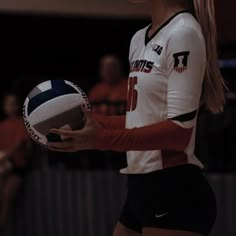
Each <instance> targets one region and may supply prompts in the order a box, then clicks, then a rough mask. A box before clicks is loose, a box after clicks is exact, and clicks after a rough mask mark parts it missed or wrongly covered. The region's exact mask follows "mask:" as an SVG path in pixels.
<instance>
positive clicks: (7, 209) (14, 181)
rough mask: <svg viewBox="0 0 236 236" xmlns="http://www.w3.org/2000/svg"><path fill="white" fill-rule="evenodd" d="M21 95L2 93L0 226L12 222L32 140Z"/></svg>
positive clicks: (3, 227) (2, 228)
mask: <svg viewBox="0 0 236 236" xmlns="http://www.w3.org/2000/svg"><path fill="white" fill-rule="evenodd" d="M20 111H21V106H20V99H19V97H18V96H17V95H16V94H14V93H7V94H5V95H4V97H3V112H4V115H5V119H4V120H2V121H1V122H0V226H1V230H2V231H1V235H3V231H4V230H5V228H6V226H7V225H8V223H9V220H10V216H11V210H12V207H13V204H14V202H15V199H16V195H17V193H18V191H19V189H20V186H21V184H22V181H23V176H24V174H25V171H26V168H27V159H28V157H29V153H30V150H31V142H30V139H29V137H28V134H27V131H26V129H25V127H24V123H23V119H22V117H21V116H20Z"/></svg>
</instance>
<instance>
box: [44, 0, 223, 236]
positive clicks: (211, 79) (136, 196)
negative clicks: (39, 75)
mask: <svg viewBox="0 0 236 236" xmlns="http://www.w3.org/2000/svg"><path fill="white" fill-rule="evenodd" d="M134 2H140V1H139V0H138V1H136V0H135V1H134ZM213 2H214V1H213V0H147V1H146V3H147V4H148V5H149V7H150V12H151V18H152V23H151V24H150V25H149V26H148V27H146V28H144V29H142V30H140V31H138V32H137V33H136V34H135V35H134V37H133V38H132V41H131V46H130V55H129V60H130V78H129V85H128V106H127V113H126V116H123V117H109V118H108V117H107V118H104V117H92V115H91V113H90V112H89V111H86V110H85V111H84V112H85V115H86V118H87V121H86V125H85V127H84V128H83V129H82V130H80V131H61V130H55V129H53V130H52V132H53V133H56V134H59V135H63V136H67V137H68V138H69V139H68V140H66V141H64V142H62V143H49V144H48V145H49V148H51V149H52V150H55V151H63V152H65V151H67V152H72V151H77V150H83V149H100V150H114V151H127V161H128V167H127V168H126V169H123V170H121V172H122V173H125V174H127V176H128V195H127V200H126V204H125V206H124V209H123V212H122V215H121V217H120V222H119V223H118V224H117V226H116V229H115V231H114V236H139V235H144V236H198V235H199V236H200V235H206V234H208V233H209V232H210V230H211V228H212V226H213V223H214V221H215V217H216V203H215V197H214V194H213V192H212V190H211V188H210V186H209V185H208V183H207V181H206V179H205V178H204V177H203V175H202V173H201V169H202V168H203V165H202V164H201V163H200V161H199V160H198V159H197V158H196V157H195V156H194V143H195V131H196V121H197V113H198V109H199V106H200V105H202V104H205V106H206V107H207V108H208V109H209V110H210V111H211V112H214V113H217V112H221V111H222V109H223V105H224V83H223V79H222V77H221V74H220V71H219V68H218V62H217V52H216V27H215V19H214V4H213Z"/></svg>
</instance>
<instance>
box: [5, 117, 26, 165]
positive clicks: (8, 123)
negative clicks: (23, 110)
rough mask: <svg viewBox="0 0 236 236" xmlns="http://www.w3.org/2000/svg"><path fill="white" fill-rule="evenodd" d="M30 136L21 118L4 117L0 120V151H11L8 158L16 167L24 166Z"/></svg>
mask: <svg viewBox="0 0 236 236" xmlns="http://www.w3.org/2000/svg"><path fill="white" fill-rule="evenodd" d="M29 142H30V138H29V136H28V133H27V131H26V129H25V126H24V123H23V119H22V118H12V119H6V120H4V121H2V122H0V151H1V152H6V153H9V152H10V153H12V154H11V155H10V159H11V160H12V161H13V162H14V164H15V166H16V167H24V166H25V164H26V157H27V152H28V144H29Z"/></svg>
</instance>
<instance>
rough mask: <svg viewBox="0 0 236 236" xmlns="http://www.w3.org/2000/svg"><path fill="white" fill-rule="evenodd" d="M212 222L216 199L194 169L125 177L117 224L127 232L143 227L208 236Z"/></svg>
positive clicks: (175, 169)
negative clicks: (123, 200) (123, 197)
mask: <svg viewBox="0 0 236 236" xmlns="http://www.w3.org/2000/svg"><path fill="white" fill-rule="evenodd" d="M215 218H216V200H215V196H214V194H213V191H212V189H211V187H210V186H209V184H208V182H207V180H206V179H205V177H204V176H203V174H202V172H201V170H200V168H198V167H197V166H194V165H183V166H178V167H172V168H168V169H163V170H159V171H156V172H152V173H148V174H129V175H128V194H127V200H126V203H125V206H124V208H123V212H122V215H121V217H120V223H121V224H123V225H124V226H126V227H127V228H129V229H132V230H134V231H136V232H138V233H142V229H143V228H146V227H148V228H162V229H168V230H180V231H190V232H195V233H200V234H203V235H207V234H208V233H209V232H210V231H211V229H212V227H213V224H214V222H215Z"/></svg>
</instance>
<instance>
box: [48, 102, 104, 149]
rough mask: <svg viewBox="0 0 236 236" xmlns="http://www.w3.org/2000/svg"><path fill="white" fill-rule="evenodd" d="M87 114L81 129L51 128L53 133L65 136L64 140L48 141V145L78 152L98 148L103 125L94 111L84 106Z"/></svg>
mask: <svg viewBox="0 0 236 236" xmlns="http://www.w3.org/2000/svg"><path fill="white" fill-rule="evenodd" d="M82 110H83V112H84V115H85V119H86V121H85V126H84V127H83V128H82V129H81V130H75V131H70V130H62V129H51V130H50V132H51V133H53V134H57V135H60V136H61V137H63V139H64V141H62V142H48V144H47V146H48V148H49V150H51V151H57V152H77V151H81V150H91V149H95V148H96V141H97V136H98V133H99V131H100V129H102V127H101V126H100V125H99V124H98V123H97V122H96V121H95V119H94V118H93V116H92V112H91V111H89V110H87V109H86V108H83V107H82Z"/></svg>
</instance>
